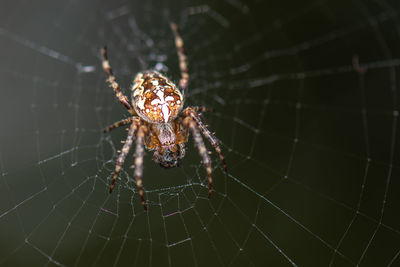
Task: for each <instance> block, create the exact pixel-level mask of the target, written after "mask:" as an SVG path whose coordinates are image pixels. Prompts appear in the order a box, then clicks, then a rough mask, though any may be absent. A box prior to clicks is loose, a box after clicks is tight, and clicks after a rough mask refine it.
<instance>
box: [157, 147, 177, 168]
mask: <svg viewBox="0 0 400 267" xmlns="http://www.w3.org/2000/svg"><path fill="white" fill-rule="evenodd" d="M184 153H185V150H184V147H183V146H180V145H172V146H169V147H167V148H165V149H160V150H155V151H154V161H155V162H157V163H159V164H160V166H161V167H164V168H171V167H177V166H179V165H180V163H181V159H182V157H183V156H184Z"/></svg>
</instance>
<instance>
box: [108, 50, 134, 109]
mask: <svg viewBox="0 0 400 267" xmlns="http://www.w3.org/2000/svg"><path fill="white" fill-rule="evenodd" d="M101 55H102V57H103V69H104V71H105V72H106V73H107V75H108V79H107V82H108V83H109V85H110V87H112V88H113V90H114V93H115V95H116V96H117V98H118V100H119V102H121V103H122V105H124V106H125V107H126V108H127V109H128V111H129V113H131V114H132V115H136V112H135V110H134V109H133V108H132V106H131V104H130V103H129V101H128V98H127V97H126V96H125V95H124V94H123V93H122V90H121V87H120V86H119V85H118V83H117V81H116V78H115V76H114V75H113V71H112V69H111V66H110V62H109V61H108V56H107V47H103V48H102V49H101Z"/></svg>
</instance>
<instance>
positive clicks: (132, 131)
mask: <svg viewBox="0 0 400 267" xmlns="http://www.w3.org/2000/svg"><path fill="white" fill-rule="evenodd" d="M139 123H140V122H139V119H138V120H134V121H133V122H132V124H131V127H130V128H129V131H128V137H127V138H126V141H125V144H124V146H123V147H122V150H121V153H120V154H119V156H118V159H117V165H116V166H115V171H114V175H113V179H112V182H111V185H110V194H111V193H112V191H113V189H114V185H115V182H116V181H117V178H118V174H119V172H120V171H121V168H122V165H123V164H124V162H125V159H126V156H127V155H128V153H129V150H130V148H131V146H132V143H133V139H134V138H135V132H136V130H137V128H138V126H139Z"/></svg>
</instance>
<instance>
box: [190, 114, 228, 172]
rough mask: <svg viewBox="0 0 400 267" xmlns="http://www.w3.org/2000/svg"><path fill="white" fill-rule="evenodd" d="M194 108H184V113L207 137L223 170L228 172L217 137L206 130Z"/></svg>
mask: <svg viewBox="0 0 400 267" xmlns="http://www.w3.org/2000/svg"><path fill="white" fill-rule="evenodd" d="M196 108H197V107H195V108H186V110H185V111H186V112H185V113H186V114H189V116H190V117H191V118H192V119H193V120H194V121H195V122H196V123H197V125H198V127H199V128H200V130H201V133H202V134H203V135H204V136H205V137H206V138H207V140H208V141H209V142H210V143H211V145H212V146H213V147H214V149H215V151H216V152H217V153H218V155H219V158H220V160H221V162H222V165H223V166H224V170H225V172H228V169H227V167H226V162H225V158H224V156H223V155H222V151H221V148H220V147H219V144H218V140H217V138H216V137H215V136H214V135H213V134H212V133H211V132H210V130H208V128H207V125H205V124H204V123H203V122H202V121H201V119H200V116H199V115H198V114H197V112H196ZM200 108H202V107H200Z"/></svg>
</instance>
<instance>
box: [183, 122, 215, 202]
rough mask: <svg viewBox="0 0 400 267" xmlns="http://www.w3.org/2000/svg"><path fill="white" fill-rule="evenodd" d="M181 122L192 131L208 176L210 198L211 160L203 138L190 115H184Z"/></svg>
mask: <svg viewBox="0 0 400 267" xmlns="http://www.w3.org/2000/svg"><path fill="white" fill-rule="evenodd" d="M183 124H184V125H185V126H186V127H189V129H190V130H191V131H192V134H193V139H194V143H195V146H196V147H197V149H198V150H199V154H200V157H201V158H202V161H203V164H204V166H205V167H206V172H207V176H208V198H211V191H212V178H211V172H212V170H211V160H210V156H209V155H208V151H207V148H206V146H205V145H204V141H203V138H202V137H201V134H200V132H199V129H198V128H197V125H196V122H195V121H194V120H193V119H192V118H191V117H186V118H185V119H184V121H183Z"/></svg>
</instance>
